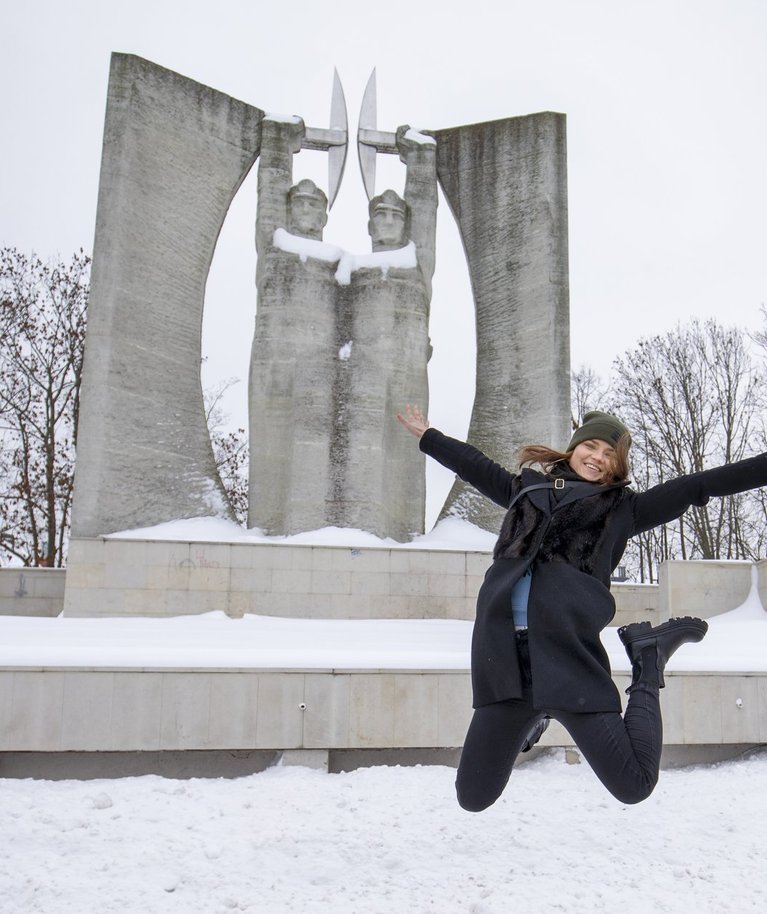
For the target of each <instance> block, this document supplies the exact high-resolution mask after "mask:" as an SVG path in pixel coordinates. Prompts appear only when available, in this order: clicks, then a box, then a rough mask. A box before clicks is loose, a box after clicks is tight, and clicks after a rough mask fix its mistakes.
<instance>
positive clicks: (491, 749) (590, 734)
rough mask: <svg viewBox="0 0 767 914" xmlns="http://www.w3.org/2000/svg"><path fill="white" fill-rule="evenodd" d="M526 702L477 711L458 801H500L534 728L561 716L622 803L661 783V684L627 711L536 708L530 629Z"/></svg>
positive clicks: (521, 646)
mask: <svg viewBox="0 0 767 914" xmlns="http://www.w3.org/2000/svg"><path fill="white" fill-rule="evenodd" d="M517 650H518V653H519V660H520V669H521V672H522V682H523V695H522V698H521V699H512V700H510V701H500V702H497V703H495V704H491V705H485V706H484V707H482V708H477V709H476V711H475V712H474V716H473V718H472V721H471V724H470V726H469V731H468V733H467V734H466V741H465V743H464V747H463V752H462V754H461V761H460V764H459V766H458V773H457V777H456V785H455V786H456V792H457V794H458V802H459V803H460V805H461V806H462V807H463V808H464V809H467V810H469V811H470V812H481V811H482V810H483V809H487V807H488V806H492V804H493V803H495V801H496V800H497V799H498V797H499V796H500V795H501V794H502V793H503V790H504V788H505V787H506V784H507V783H508V780H509V777H510V776H511V771H512V767H513V765H514V761H515V760H516V758H517V756H518V755H519V753H520V751H521V750H522V747H523V746H524V744H525V740H526V738H527V735H528V734H529V733H530V731H531V729H532V728H533V727H534V725H535V724H536V723H537V722H538V721H540V720H541V719H542V718H544V717H551V718H553V719H554V720H558V721H559V722H560V723H561V724H562V725H563V726H564V727H565V729H566V730H567V731H568V732H569V733H570V735H571V736H572V738H573V740H574V742H575V744H576V746H577V747H578V748H579V749H580V751H581V752H582V753H583V756H584V758H585V759H586V761H587V762H588V763H589V765H590V766H591V767H592V769H593V770H594V773H595V774H596V776H597V777H598V778H599V780H600V781H601V782H602V783H603V784H604V786H605V787H606V788H607V789H608V790H609V791H610V793H611V794H612V795H613V796H614V797H615V798H616V799H618V800H620V801H621V802H622V803H639V802H641V801H642V800H646V799H647V797H649V796H650V794H651V793H652V792H653V790H654V789H655V785H656V784H657V782H658V769H659V767H660V754H661V749H662V747H663V721H662V719H661V713H660V699H659V693H658V689H657V687H652V686H644V685H643V684H641V683H640V685H639V687H637V688H635V689H633V690H632V692H631V694H630V696H629V700H628V705H627V707H626V712H625V714H624V715H623V716H621V715H620V714H619V713H618V712H617V711H616V712H600V713H577V712H571V711H557V710H548V711H547V710H546V709H543V708H536V707H535V706H534V705H533V698H532V678H531V674H530V659H529V654H528V651H527V632H526V631H525V632H518V633H517Z"/></svg>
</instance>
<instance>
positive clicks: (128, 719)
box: [0, 669, 767, 752]
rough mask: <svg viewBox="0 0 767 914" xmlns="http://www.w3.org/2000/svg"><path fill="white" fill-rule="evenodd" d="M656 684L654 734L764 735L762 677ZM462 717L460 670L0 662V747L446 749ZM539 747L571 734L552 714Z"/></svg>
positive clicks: (465, 702)
mask: <svg viewBox="0 0 767 914" xmlns="http://www.w3.org/2000/svg"><path fill="white" fill-rule="evenodd" d="M615 681H616V684H617V685H618V688H619V690H620V692H621V695H623V690H624V688H625V687H626V686H627V684H628V682H629V677H628V674H625V675H616V676H615ZM666 682H667V686H666V688H665V689H664V691H663V692H662V693H661V696H662V697H661V701H662V705H663V713H664V743H665V744H668V745H678V746H683V745H706V746H711V745H714V746H715V745H735V744H738V745H740V744H757V743H767V676H764V675H763V674H761V675H756V674H753V675H749V674H742V673H741V674H728V673H707V674H705V675H702V674H695V673H669V672H667V673H666ZM624 700H625V696H624ZM470 717H471V690H470V682H469V674H468V672H466V671H458V672H456V671H450V672H440V671H431V670H430V671H423V672H419V671H408V672H398V671H394V670H390V671H386V670H382V671H378V672H367V673H354V672H347V673H345V672H336V673H334V672H330V671H326V672H321V671H320V672H313V673H302V672H296V671H288V670H286V671H269V672H258V671H238V670H228V671H211V670H173V671H168V670H119V671H118V670H109V669H103V670H80V669H66V670H54V669H48V670H46V669H43V670H21V669H5V670H2V671H0V752H75V751H91V752H95V751H99V752H102V751H103V752H130V751H147V752H149V751H159V750H162V751H175V750H189V751H192V750H217V749H230V750H238V749H316V750H325V751H327V750H329V749H376V748H407V747H421V748H427V747H440V748H450V747H458V746H461V745H462V744H463V739H464V736H465V733H466V727H467V725H468V723H469V719H470ZM541 745H542V746H570V745H572V740H571V738H570V737H569V736H568V735H567V733H566V731H565V730H564V729H563V728H562V727H561V726H560V725H559V724H557V723H555V722H554V723H552V725H551V727H550V728H549V730H548V731H547V732H546V734H545V735H544V737H543V740H542V741H541Z"/></svg>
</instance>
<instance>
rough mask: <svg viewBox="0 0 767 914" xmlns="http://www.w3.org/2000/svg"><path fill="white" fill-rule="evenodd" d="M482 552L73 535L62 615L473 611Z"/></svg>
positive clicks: (450, 615)
mask: <svg viewBox="0 0 767 914" xmlns="http://www.w3.org/2000/svg"><path fill="white" fill-rule="evenodd" d="M489 561H490V557H489V555H487V554H486V553H481V552H457V551H456V552H442V551H440V552H436V551H431V552H428V551H421V550H415V549H370V548H360V549H349V548H343V547H339V546H282V545H272V544H229V543H180V542H170V541H162V542H160V541H155V542H152V541H144V540H119V539H90V540H83V539H74V540H72V541H71V542H70V547H69V569H68V572H67V587H66V597H65V614H66V615H67V616H98V615H137V614H138V615H150V616H152V615H156V616H167V615H181V614H189V613H203V612H210V611H212V610H219V611H222V612H226V613H228V614H229V615H232V616H239V615H242V614H243V613H246V612H252V613H264V614H266V615H273V616H303V617H306V618H312V617H314V618H338V619H343V618H352V619H354V618H357V619H373V618H399V619H402V618H421V619H430V618H446V619H470V618H473V613H474V601H475V599H476V594H477V591H478V590H479V586H480V584H481V583H482V578H483V576H484V573H485V570H486V569H487V566H488V564H489Z"/></svg>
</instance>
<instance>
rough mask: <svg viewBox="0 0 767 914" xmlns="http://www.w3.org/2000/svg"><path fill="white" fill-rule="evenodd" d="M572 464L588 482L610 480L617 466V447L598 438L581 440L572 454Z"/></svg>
mask: <svg viewBox="0 0 767 914" xmlns="http://www.w3.org/2000/svg"><path fill="white" fill-rule="evenodd" d="M570 466H571V467H572V469H573V470H575V472H576V473H577V474H578V475H579V476H581V477H583V479H586V480H588V482H609V481H610V479H612V476H613V473H614V468H615V448H614V447H613V446H612V445H610V444H608V443H607V442H606V441H600V440H599V439H598V438H590V439H589V440H588V441H581V443H580V444H577V445H576V446H575V449H574V450H573V452H572V454H571V455H570Z"/></svg>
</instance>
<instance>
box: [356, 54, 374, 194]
mask: <svg viewBox="0 0 767 914" xmlns="http://www.w3.org/2000/svg"><path fill="white" fill-rule="evenodd" d="M377 107H378V105H377V99H376V68H375V67H373V72H372V73H371V74H370V77H369V79H368V83H367V85H366V86H365V92H364V94H363V96H362V105H361V106H360V119H359V128H358V130H357V155H358V156H359V160H360V171H361V172H362V183H363V185H364V187H365V193H366V194H367V198H368V200H370V199H372V197H373V195H374V194H375V192H376V149H375V146H371V145H370V144H368V143H365V142H364V141H363V140H362V138H361V136H360V134H361V133H362V131H363V130H375V129H376V120H377V117H378V114H377Z"/></svg>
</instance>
